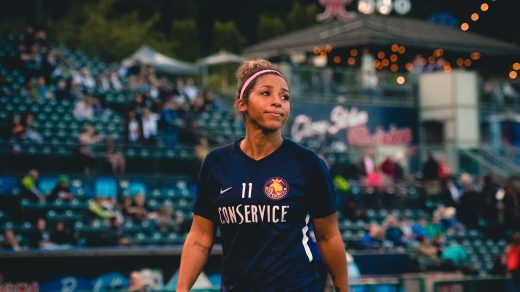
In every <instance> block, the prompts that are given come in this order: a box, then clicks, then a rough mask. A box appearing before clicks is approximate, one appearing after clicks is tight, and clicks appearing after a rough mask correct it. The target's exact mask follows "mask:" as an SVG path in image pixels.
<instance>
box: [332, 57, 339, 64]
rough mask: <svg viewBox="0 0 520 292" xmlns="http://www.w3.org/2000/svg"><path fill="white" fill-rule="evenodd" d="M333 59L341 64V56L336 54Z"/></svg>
mask: <svg viewBox="0 0 520 292" xmlns="http://www.w3.org/2000/svg"><path fill="white" fill-rule="evenodd" d="M333 61H334V63H336V64H339V63H340V62H341V57H340V56H334V59H333Z"/></svg>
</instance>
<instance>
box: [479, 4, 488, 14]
mask: <svg viewBox="0 0 520 292" xmlns="http://www.w3.org/2000/svg"><path fill="white" fill-rule="evenodd" d="M488 9H489V5H488V4H487V3H482V5H480V10H482V11H484V12H486V11H488Z"/></svg>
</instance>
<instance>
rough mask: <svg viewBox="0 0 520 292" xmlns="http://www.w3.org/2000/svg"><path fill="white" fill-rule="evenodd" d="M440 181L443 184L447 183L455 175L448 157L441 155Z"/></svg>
mask: <svg viewBox="0 0 520 292" xmlns="http://www.w3.org/2000/svg"><path fill="white" fill-rule="evenodd" d="M438 166H439V169H438V171H439V179H440V181H441V182H445V181H446V180H448V179H449V178H450V177H452V175H453V172H452V169H451V167H450V164H449V162H448V157H446V155H441V156H440V158H439V164H438Z"/></svg>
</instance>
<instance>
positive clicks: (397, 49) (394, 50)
mask: <svg viewBox="0 0 520 292" xmlns="http://www.w3.org/2000/svg"><path fill="white" fill-rule="evenodd" d="M399 48H400V47H399V46H398V45H397V44H393V45H392V52H394V53H397V51H399Z"/></svg>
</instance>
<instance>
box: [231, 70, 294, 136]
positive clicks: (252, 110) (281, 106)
mask: <svg viewBox="0 0 520 292" xmlns="http://www.w3.org/2000/svg"><path fill="white" fill-rule="evenodd" d="M289 97H290V93H289V87H288V85H287V82H286V81H285V79H283V78H282V77H280V76H278V75H274V74H266V75H263V76H260V77H258V79H257V80H256V84H255V86H254V87H253V88H252V90H251V93H250V94H249V100H248V102H247V103H244V102H240V104H239V110H240V112H242V113H246V115H245V118H246V120H248V121H249V122H251V123H252V124H253V125H255V126H257V127H259V128H261V129H264V130H270V131H276V130H279V129H280V128H282V126H283V125H284V124H285V122H287V119H288V118H289V114H290V113H291V104H290V101H289Z"/></svg>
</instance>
